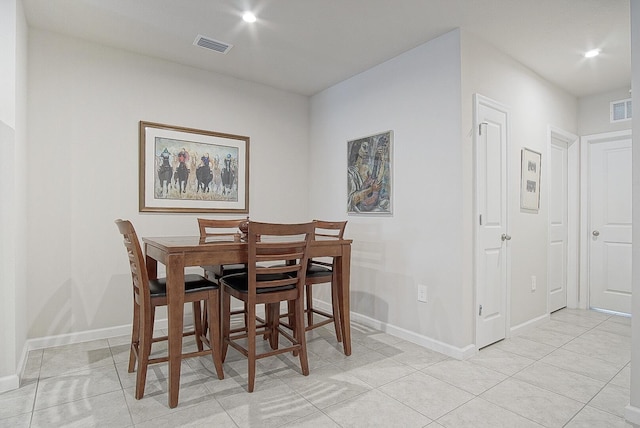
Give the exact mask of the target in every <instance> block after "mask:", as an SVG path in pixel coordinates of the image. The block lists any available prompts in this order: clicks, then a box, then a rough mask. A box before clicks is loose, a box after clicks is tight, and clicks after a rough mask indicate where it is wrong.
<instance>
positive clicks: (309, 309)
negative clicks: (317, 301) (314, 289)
mask: <svg viewBox="0 0 640 428" xmlns="http://www.w3.org/2000/svg"><path fill="white" fill-rule="evenodd" d="M304 288H305V293H304V294H305V297H306V299H307V309H306V312H307V325H308V326H309V327H311V326H312V325H313V295H312V294H311V284H305V287H304Z"/></svg>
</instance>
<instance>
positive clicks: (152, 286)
mask: <svg viewBox="0 0 640 428" xmlns="http://www.w3.org/2000/svg"><path fill="white" fill-rule="evenodd" d="M115 223H116V225H117V226H118V230H119V231H120V233H121V234H122V236H123V238H124V246H125V248H126V250H127V255H128V258H129V267H130V270H131V279H132V283H133V302H134V304H133V327H132V333H131V350H130V353H129V368H128V371H129V373H133V372H134V371H135V366H136V362H137V363H138V373H137V375H136V393H135V397H136V399H138V400H139V399H141V398H142V397H143V396H144V388H145V383H146V379H147V367H148V365H149V364H155V363H162V362H166V361H168V360H169V358H168V356H167V355H164V356H160V357H155V358H150V354H151V345H152V343H156V342H160V341H166V340H167V336H160V337H153V325H154V319H155V311H156V307H158V306H166V305H167V289H166V284H167V281H166V278H157V279H151V280H150V279H149V274H148V273H147V269H146V263H145V259H144V256H143V254H142V248H141V246H140V241H139V240H138V235H137V234H136V231H135V229H134V227H133V224H132V223H131V222H130V221H128V220H121V219H118V220H116V221H115ZM184 280H185V281H184V282H185V283H184V291H185V298H184V301H185V303H192V305H193V323H194V328H193V329H192V330H190V331H186V332H185V333H183V337H184V336H190V335H194V336H195V340H196V344H197V346H198V351H195V352H189V353H183V354H182V356H181V357H182V358H189V357H198V356H205V355H211V357H212V358H213V363H214V366H215V368H216V372H217V375H218V378H219V379H224V373H223V371H222V348H221V336H220V322H219V314H220V287H219V286H218V284H216V283H214V282H211V281H209V280H207V279H206V278H204V277H202V276H201V275H196V274H186V275H185V276H184ZM200 302H205V305H206V308H207V310H208V311H209V312H210V313H211V314H212V316H211V317H210V319H211V321H210V323H211V327H210V329H209V331H210V333H209V338H207V336H206V334H204V333H203V329H202V323H201V312H200ZM203 344H205V345H207V346H208V348H209V349H208V350H203Z"/></svg>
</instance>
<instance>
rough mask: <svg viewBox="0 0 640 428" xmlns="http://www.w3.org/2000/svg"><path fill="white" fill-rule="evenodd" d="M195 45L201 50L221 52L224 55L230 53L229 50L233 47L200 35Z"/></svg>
mask: <svg viewBox="0 0 640 428" xmlns="http://www.w3.org/2000/svg"><path fill="white" fill-rule="evenodd" d="M193 44H194V45H196V46H200V47H201V48H205V49H210V50H212V51H216V52H220V53H223V54H226V53H227V52H229V50H230V49H231V48H232V47H233V45H230V44H229V43H224V42H221V41H219V40H214V39H210V38H209V37H205V36H201V35H199V34H198V37H196V39H195V41H194V42H193Z"/></svg>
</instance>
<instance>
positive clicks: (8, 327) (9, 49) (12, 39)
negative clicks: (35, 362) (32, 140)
mask: <svg viewBox="0 0 640 428" xmlns="http://www.w3.org/2000/svg"><path fill="white" fill-rule="evenodd" d="M26 43H27V27H26V21H25V18H24V12H23V10H22V3H21V2H20V1H15V0H6V1H1V2H0V151H1V152H2V157H1V158H0V171H2V172H3V175H4V178H3V180H1V181H0V199H1V200H2V204H0V236H1V237H2V239H0V319H1V320H2V322H0V324H1V325H2V329H0V330H1V331H0V349H2V352H0V392H2V391H4V390H8V389H12V388H15V387H17V386H18V381H19V379H18V377H17V376H16V373H17V371H18V370H19V367H18V366H19V365H20V363H21V357H22V350H23V347H24V343H25V341H26V330H25V327H24V325H25V323H24V320H25V313H26V295H25V291H24V290H25V289H26V288H27V287H26V279H25V272H26V268H25V264H26V252H25V248H26V246H25V245H26V244H25V243H24V241H23V240H21V239H20V237H21V236H24V234H25V232H26V223H25V221H24V217H25V208H26V196H25V187H24V186H25V182H26V170H25V169H24V168H22V166H23V165H22V164H21V160H22V159H23V156H22V154H23V153H24V152H25V150H26V51H27V49H26Z"/></svg>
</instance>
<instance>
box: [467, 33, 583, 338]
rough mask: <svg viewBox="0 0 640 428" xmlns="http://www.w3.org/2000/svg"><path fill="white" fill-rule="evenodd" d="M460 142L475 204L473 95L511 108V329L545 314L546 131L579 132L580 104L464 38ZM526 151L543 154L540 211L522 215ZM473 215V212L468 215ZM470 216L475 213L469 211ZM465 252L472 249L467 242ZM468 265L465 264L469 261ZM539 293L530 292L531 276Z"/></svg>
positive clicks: (475, 40) (469, 222)
mask: <svg viewBox="0 0 640 428" xmlns="http://www.w3.org/2000/svg"><path fill="white" fill-rule="evenodd" d="M462 58H463V59H462V88H463V89H462V118H463V119H462V136H463V147H464V157H463V164H464V168H463V170H464V171H465V180H464V182H465V187H464V189H465V194H464V199H465V200H466V201H472V200H473V199H472V198H473V177H472V176H471V174H472V171H473V151H472V149H473V144H472V142H473V141H472V137H471V134H470V133H469V131H470V130H471V128H472V123H473V116H472V114H473V100H472V98H473V94H474V93H479V94H481V95H484V96H486V97H489V98H491V99H493V100H495V101H498V102H500V103H502V104H504V105H506V106H508V107H509V108H510V124H511V134H510V135H511V141H510V146H509V147H508V159H509V161H508V163H509V165H508V168H509V172H508V180H509V193H508V205H509V209H508V215H509V235H511V236H512V240H511V241H510V243H509V245H510V247H511V253H510V255H511V288H510V294H511V300H510V317H511V327H512V329H514V328H517V327H518V326H520V325H523V324H525V323H528V322H530V321H531V320H535V319H537V318H539V317H543V316H544V315H545V314H546V313H547V215H548V207H547V203H546V201H547V199H546V196H545V195H546V192H547V187H546V186H547V183H545V177H546V172H545V171H546V159H548V157H547V132H548V131H547V130H548V126H549V125H552V126H555V127H557V128H560V129H563V130H564V131H568V132H571V133H574V134H575V133H576V132H577V123H576V118H577V100H576V98H575V97H573V96H571V95H570V94H568V93H566V92H564V91H562V90H560V89H558V88H557V87H555V86H553V85H552V84H550V83H548V82H547V81H545V80H543V79H541V78H540V77H539V76H538V75H537V74H535V73H533V72H532V71H531V70H529V69H527V68H525V67H524V66H523V65H521V64H520V63H518V62H516V61H515V60H513V59H511V58H510V57H507V56H505V55H504V54H502V53H501V52H499V51H497V50H496V49H495V48H493V47H491V46H490V45H488V44H486V43H484V42H483V41H481V40H479V39H478V38H476V37H474V36H473V35H471V34H469V33H463V37H462ZM523 147H527V148H530V149H532V150H535V151H537V152H540V153H542V179H541V187H540V192H541V193H540V195H541V198H540V199H541V200H540V210H539V212H538V214H530V213H525V212H521V210H520V152H521V149H522V148H523ZM465 212H466V213H469V212H470V211H469V210H465ZM471 212H472V211H471ZM474 221H475V217H474V216H473V215H468V216H466V217H465V222H466V223H465V230H466V231H468V232H465V236H467V237H468V238H469V239H471V237H472V236H473V234H472V231H473V222H474ZM465 248H472V241H471V240H469V241H468V243H467V245H465ZM465 259H466V258H465ZM532 275H535V276H536V279H537V290H536V291H535V292H532V291H531V276H532Z"/></svg>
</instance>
